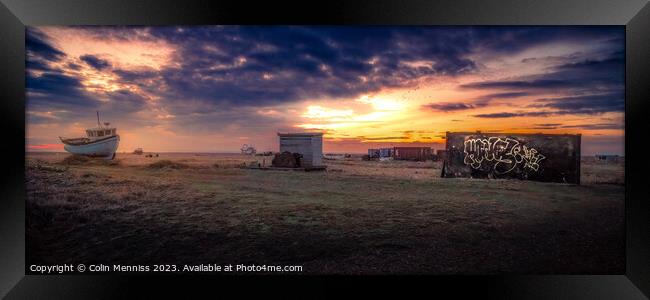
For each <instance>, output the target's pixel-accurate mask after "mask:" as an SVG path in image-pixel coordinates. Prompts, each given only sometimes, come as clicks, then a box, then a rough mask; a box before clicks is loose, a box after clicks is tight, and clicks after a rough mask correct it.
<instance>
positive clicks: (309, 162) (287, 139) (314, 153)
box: [278, 132, 323, 168]
mask: <svg viewBox="0 0 650 300" xmlns="http://www.w3.org/2000/svg"><path fill="white" fill-rule="evenodd" d="M278 137H280V153H283V152H291V153H298V154H300V155H302V160H301V165H300V166H301V167H305V168H312V167H321V166H323V134H322V133H320V132H318V133H311V132H305V133H278Z"/></svg>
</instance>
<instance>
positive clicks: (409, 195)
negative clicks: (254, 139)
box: [25, 153, 625, 274]
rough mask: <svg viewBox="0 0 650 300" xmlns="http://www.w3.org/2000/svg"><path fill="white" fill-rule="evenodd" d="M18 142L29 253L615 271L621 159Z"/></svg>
mask: <svg viewBox="0 0 650 300" xmlns="http://www.w3.org/2000/svg"><path fill="white" fill-rule="evenodd" d="M270 159H271V158H270V157H253V156H243V155H238V154H169V153H163V154H161V155H160V157H157V158H147V157H145V156H142V155H133V154H118V155H117V157H116V160H114V161H108V162H107V161H96V160H91V161H84V160H77V159H71V158H68V155H67V154H64V153H28V154H27V161H26V171H25V172H26V190H27V203H26V207H27V212H26V213H27V259H28V262H27V263H28V264H57V263H86V264H90V263H104V264H117V263H120V264H169V263H175V264H211V263H215V264H233V265H234V264H266V265H302V266H303V272H304V273H320V274H323V273H324V274H332V273H334V274H384V273H390V274H403V273H409V274H418V273H427V274H428V273H434V274H475V273H479V274H485V273H516V274H523V273H525V274H542V273H544V274H548V273H553V274H577V273H582V274H609V273H619V274H621V273H624V254H625V253H624V190H625V188H624V169H623V163H622V162H620V163H600V162H596V161H593V160H587V159H585V160H583V164H582V183H583V184H582V185H579V186H576V185H568V184H555V183H540V182H531V181H519V180H481V179H447V178H440V167H441V164H440V163H439V162H431V161H429V162H402V161H390V162H369V161H361V160H360V159H359V158H357V157H354V158H351V159H347V160H325V161H324V162H325V163H326V164H327V167H328V168H327V170H326V171H321V172H297V171H269V170H254V169H247V168H242V166H246V165H250V164H251V163H260V164H267V165H268V164H269V163H270Z"/></svg>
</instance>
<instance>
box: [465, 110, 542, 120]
mask: <svg viewBox="0 0 650 300" xmlns="http://www.w3.org/2000/svg"><path fill="white" fill-rule="evenodd" d="M552 114H553V113H552V112H542V111H538V112H517V113H510V112H503V113H489V114H478V115H474V117H476V118H484V119H504V118H515V117H541V116H548V115H552Z"/></svg>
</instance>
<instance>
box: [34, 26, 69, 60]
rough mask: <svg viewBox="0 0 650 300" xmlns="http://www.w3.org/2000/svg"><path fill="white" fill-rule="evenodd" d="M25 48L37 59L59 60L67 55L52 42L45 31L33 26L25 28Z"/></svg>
mask: <svg viewBox="0 0 650 300" xmlns="http://www.w3.org/2000/svg"><path fill="white" fill-rule="evenodd" d="M25 48H26V50H27V52H28V55H29V56H32V58H35V59H44V60H48V61H59V60H61V59H62V58H64V57H65V56H66V55H65V53H63V52H61V50H59V49H57V48H55V47H54V46H52V45H51V44H50V42H49V41H48V39H47V36H46V35H45V34H44V33H43V32H41V31H40V30H38V29H36V28H33V27H30V28H28V29H26V30H25Z"/></svg>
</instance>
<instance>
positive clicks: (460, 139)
mask: <svg viewBox="0 0 650 300" xmlns="http://www.w3.org/2000/svg"><path fill="white" fill-rule="evenodd" d="M580 139H581V135H579V134H578V135H571V134H521V133H512V134H509V133H481V132H476V133H467V132H455V133H452V132H447V138H446V141H447V145H446V152H447V159H446V160H445V163H444V166H443V169H442V177H447V178H452V177H471V178H518V179H526V180H536V181H545V182H563V183H575V184H580Z"/></svg>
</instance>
